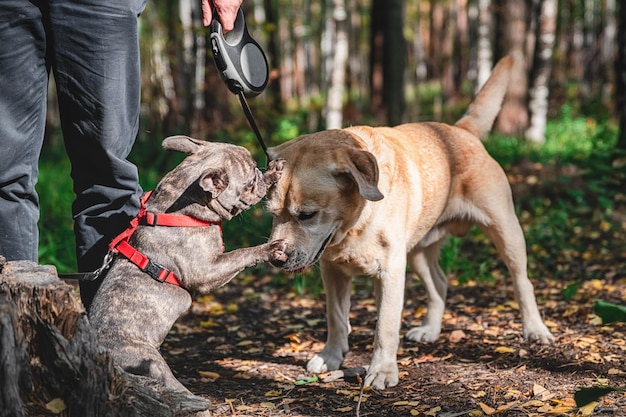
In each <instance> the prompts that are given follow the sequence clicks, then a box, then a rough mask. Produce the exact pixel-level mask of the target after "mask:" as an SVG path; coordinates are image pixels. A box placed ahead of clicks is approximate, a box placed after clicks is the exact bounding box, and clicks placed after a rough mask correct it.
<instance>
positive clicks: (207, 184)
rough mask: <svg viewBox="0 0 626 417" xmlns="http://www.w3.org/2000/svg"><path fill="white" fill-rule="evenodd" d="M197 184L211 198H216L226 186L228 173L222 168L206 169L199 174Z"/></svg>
mask: <svg viewBox="0 0 626 417" xmlns="http://www.w3.org/2000/svg"><path fill="white" fill-rule="evenodd" d="M199 184H200V187H201V188H202V189H203V190H204V191H206V192H207V193H209V194H210V196H211V198H216V197H217V196H218V195H220V194H221V193H222V191H224V190H225V189H226V188H227V187H228V174H227V173H226V170H225V169H223V168H216V169H210V170H207V171H205V172H204V173H203V174H202V175H201V176H200V180H199Z"/></svg>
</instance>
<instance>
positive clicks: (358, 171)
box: [335, 147, 385, 201]
mask: <svg viewBox="0 0 626 417" xmlns="http://www.w3.org/2000/svg"><path fill="white" fill-rule="evenodd" d="M337 160H338V161H340V163H339V164H338V165H337V168H336V170H335V174H340V175H347V176H348V177H349V178H350V179H351V180H352V181H353V182H354V183H355V184H356V186H357V188H358V189H359V194H361V196H362V197H363V198H365V199H366V200H370V201H379V200H382V199H383V198H384V197H385V196H383V194H382V193H381V192H380V190H379V189H378V163H377V162H376V157H375V156H374V155H373V154H371V153H370V152H367V151H364V150H361V149H356V148H353V147H346V148H341V156H338V159H337Z"/></svg>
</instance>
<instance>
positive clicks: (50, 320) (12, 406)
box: [0, 257, 209, 417]
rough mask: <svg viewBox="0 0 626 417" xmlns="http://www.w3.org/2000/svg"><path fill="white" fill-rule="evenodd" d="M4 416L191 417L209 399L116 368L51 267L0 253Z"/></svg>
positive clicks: (202, 410) (0, 358) (0, 388)
mask: <svg viewBox="0 0 626 417" xmlns="http://www.w3.org/2000/svg"><path fill="white" fill-rule="evenodd" d="M0 341H1V342H2V343H1V344H0V416H2V417H4V416H6V417H16V416H42V415H58V416H137V417H139V416H147V415H149V416H188V415H205V414H206V413H208V411H206V410H208V407H209V401H208V400H207V399H204V398H202V397H198V396H188V395H187V394H185V393H180V392H174V391H170V390H166V389H164V388H163V387H162V386H161V385H160V384H159V383H157V382H156V381H154V380H151V379H149V378H145V377H139V376H136V375H130V374H128V373H126V372H124V371H122V370H121V369H120V368H118V367H115V366H114V365H113V363H112V361H111V359H110V357H109V355H108V354H107V352H106V350H104V349H103V348H102V347H101V346H99V345H98V344H97V342H96V334H95V332H94V330H93V329H92V328H91V327H90V325H89V321H88V319H87V316H86V314H85V310H84V308H83V306H82V304H81V303H80V301H79V300H78V298H77V296H76V294H75V292H74V288H73V287H71V286H69V285H67V284H66V283H64V282H62V281H61V280H59V278H58V276H57V274H56V269H55V268H54V267H53V266H42V265H37V264H35V263H33V262H28V261H18V262H5V260H4V258H2V257H0Z"/></svg>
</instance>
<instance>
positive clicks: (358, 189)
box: [268, 57, 554, 388]
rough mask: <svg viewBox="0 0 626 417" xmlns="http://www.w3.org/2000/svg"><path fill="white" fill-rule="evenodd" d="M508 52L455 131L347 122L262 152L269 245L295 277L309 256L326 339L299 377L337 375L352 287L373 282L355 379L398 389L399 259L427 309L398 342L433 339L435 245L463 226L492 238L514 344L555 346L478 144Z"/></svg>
mask: <svg viewBox="0 0 626 417" xmlns="http://www.w3.org/2000/svg"><path fill="white" fill-rule="evenodd" d="M514 63H515V60H514V59H513V58H512V57H506V58H504V59H502V60H501V61H500V62H499V63H498V64H497V66H496V67H495V68H494V71H493V73H492V75H491V77H490V79H489V80H488V82H487V83H486V84H485V86H484V87H483V89H482V90H481V91H480V93H479V94H478V96H477V97H476V98H475V100H474V101H473V103H472V104H471V105H470V107H469V110H468V112H467V113H466V115H465V116H464V117H463V118H461V120H459V121H458V122H457V123H456V124H455V125H454V126H451V125H447V124H443V123H434V122H430V123H410V124H403V125H400V126H396V127H368V126H357V127H350V128H346V129H341V130H326V131H322V132H317V133H313V134H310V135H305V136H301V137H298V138H296V139H294V140H292V141H289V142H286V143H284V144H282V145H279V146H276V147H274V148H271V149H270V156H271V157H272V158H273V159H274V158H283V159H285V160H286V163H285V167H284V170H283V175H282V178H281V179H280V180H279V182H278V183H277V184H276V186H275V187H274V188H273V189H272V190H270V192H269V194H268V196H269V199H268V209H269V211H270V213H271V214H272V215H273V218H274V219H273V229H272V236H271V238H270V241H274V240H284V241H285V242H286V243H287V249H286V250H285V253H286V254H287V261H286V262H284V263H280V265H279V266H281V267H282V268H284V269H285V270H287V271H292V272H299V271H302V270H303V269H304V268H307V267H309V266H310V265H312V264H313V263H315V262H316V261H317V260H318V259H319V260H320V266H321V272H322V277H323V281H324V287H325V291H326V298H327V300H326V302H327V306H326V310H327V322H328V338H327V341H326V346H325V347H324V349H323V350H322V351H321V352H320V353H319V354H317V355H315V356H313V358H312V359H311V360H310V361H309V362H308V364H307V369H308V371H309V372H315V373H320V372H327V371H331V370H335V369H338V368H339V367H340V366H341V363H342V361H343V359H344V355H345V354H346V353H347V352H348V334H349V333H350V323H349V319H348V313H349V309H350V293H351V280H352V278H353V277H355V276H372V277H374V279H375V281H374V282H375V285H374V288H375V295H376V304H377V308H378V321H377V325H376V332H375V338H374V352H373V356H372V360H371V364H370V366H369V368H368V371H367V375H366V378H365V384H366V385H369V386H372V387H375V388H385V387H391V386H394V385H396V384H397V383H398V365H397V360H396V359H397V358H396V356H397V349H398V343H399V332H400V323H401V316H402V308H403V300H404V282H405V276H406V273H405V272H406V269H405V268H406V265H407V260H408V263H409V265H410V266H411V268H412V270H413V271H414V272H415V273H417V275H419V276H420V278H421V279H422V280H423V282H424V285H425V287H426V290H427V291H428V297H429V302H428V313H427V316H426V318H425V319H424V321H423V324H422V325H421V326H420V327H416V328H413V329H411V330H409V331H408V332H407V334H406V337H407V338H408V339H410V340H414V341H422V342H431V341H435V340H437V338H438V337H439V333H440V331H441V321H442V316H443V313H444V308H445V297H446V291H447V285H448V283H447V279H446V276H445V275H444V273H443V271H442V270H441V268H440V266H439V263H438V257H439V249H440V247H441V245H442V243H443V242H444V239H445V237H446V235H448V234H452V235H454V236H461V235H464V234H465V233H467V231H468V230H469V229H470V227H471V226H472V225H474V224H476V225H478V226H479V227H480V228H481V229H482V230H483V232H484V233H485V234H486V235H487V236H488V237H489V238H490V239H491V240H492V241H493V243H494V244H495V246H496V247H497V250H498V252H499V254H500V255H501V256H502V258H503V260H504V262H505V263H506V266H507V268H508V269H509V271H510V273H511V275H512V277H513V282H514V286H515V293H516V297H517V299H518V301H519V305H520V309H521V313H522V320H523V328H524V337H525V338H526V340H529V341H537V342H541V343H550V342H552V341H554V338H553V336H552V335H551V334H550V331H549V330H548V328H547V327H546V326H545V324H544V323H543V321H542V319H541V316H540V314H539V310H538V308H537V303H536V301H535V296H534V293H533V286H532V284H531V282H530V281H529V280H528V276H527V273H526V244H525V240H524V236H523V233H522V229H521V227H520V224H519V221H518V219H517V217H516V215H515V211H514V207H513V200H512V197H511V188H510V186H509V183H508V182H507V178H506V176H505V173H504V171H503V170H502V168H501V167H500V166H499V165H498V163H497V162H496V161H495V160H494V159H492V158H491V157H490V156H489V155H488V154H487V152H486V150H485V148H484V146H483V144H482V143H481V141H480V137H481V136H483V135H485V134H486V133H488V132H489V130H490V129H491V126H492V124H493V121H494V120H495V118H496V116H497V115H498V113H499V111H500V107H501V104H502V100H503V98H504V95H505V92H506V90H507V86H508V83H509V74H510V70H511V67H512V66H513V64H514Z"/></svg>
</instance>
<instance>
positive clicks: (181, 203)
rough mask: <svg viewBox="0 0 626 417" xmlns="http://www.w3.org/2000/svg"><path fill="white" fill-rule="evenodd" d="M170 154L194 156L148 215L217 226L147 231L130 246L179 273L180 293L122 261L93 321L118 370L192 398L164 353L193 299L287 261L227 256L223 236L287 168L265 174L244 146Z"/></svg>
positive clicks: (179, 146) (271, 251) (188, 143)
mask: <svg viewBox="0 0 626 417" xmlns="http://www.w3.org/2000/svg"><path fill="white" fill-rule="evenodd" d="M163 147H164V148H165V149H167V150H175V151H180V152H184V153H186V154H187V155H188V156H187V157H186V158H185V159H184V160H183V161H182V162H181V163H180V165H178V166H177V167H176V168H174V169H173V170H172V171H170V172H169V173H168V174H167V175H165V177H164V178H163V179H162V180H161V181H160V183H159V184H158V185H157V187H156V188H155V190H154V191H153V193H152V195H151V196H150V197H149V199H148V200H147V202H146V203H145V208H146V210H147V211H148V212H156V213H168V214H180V215H185V216H190V217H192V218H195V219H198V220H201V221H207V222H212V223H211V225H209V226H203V227H160V226H149V225H141V224H140V225H139V226H138V227H137V229H136V231H135V232H134V233H133V234H132V236H131V237H130V240H129V244H130V245H132V246H133V247H134V248H135V249H137V250H138V251H141V253H143V254H144V255H145V256H146V257H148V258H150V259H151V260H152V261H153V262H155V263H157V264H160V265H163V266H164V267H165V268H167V269H169V270H170V271H172V272H173V273H174V274H175V276H176V277H177V278H178V281H179V283H180V286H177V285H171V284H169V283H163V282H159V281H157V280H156V279H153V278H152V277H151V276H150V275H149V274H147V273H146V272H144V271H142V270H141V269H140V268H139V267H138V266H137V265H135V264H133V263H131V262H130V261H129V260H128V259H126V258H124V257H122V256H119V255H117V256H115V259H114V260H113V263H112V265H111V268H110V270H109V271H108V272H107V274H106V276H105V277H104V279H103V282H102V285H101V287H100V288H99V290H98V292H97V293H96V295H95V298H94V300H93V304H92V306H91V308H90V311H89V319H90V321H91V324H92V325H93V327H94V328H95V329H96V332H97V335H98V340H99V343H100V344H102V345H103V346H104V347H106V348H108V349H109V350H110V354H111V355H112V358H113V361H114V363H115V364H117V365H119V366H120V367H122V368H123V369H125V370H126V371H128V372H130V373H134V374H138V375H143V376H148V377H152V378H155V379H157V380H160V381H162V382H163V383H164V384H165V386H166V387H168V388H171V389H174V390H182V391H185V392H188V393H189V394H191V393H190V392H189V391H188V390H187V388H185V387H184V386H183V385H182V384H181V383H180V382H179V381H178V380H177V379H176V378H175V377H174V375H173V374H172V371H171V370H170V368H169V366H168V365H167V364H166V363H165V361H164V359H163V358H162V356H161V355H160V353H159V351H158V349H159V347H160V346H161V343H162V342H163V340H164V338H165V336H166V335H167V334H168V332H169V330H170V329H171V327H172V325H173V324H174V322H175V321H176V320H177V319H178V318H179V317H180V316H181V315H182V314H183V313H184V312H185V311H187V309H188V308H189V307H190V306H191V300H192V298H191V297H192V294H202V293H208V292H209V291H211V290H213V289H215V288H218V287H220V286H222V285H224V284H226V283H227V282H229V281H230V280H231V279H233V278H234V277H235V276H236V275H237V274H238V273H239V272H241V271H242V270H243V269H245V268H248V267H251V266H254V265H256V264H258V263H261V262H269V261H281V260H282V261H285V260H286V256H285V254H284V252H283V251H284V248H285V246H284V243H283V241H280V240H277V241H273V242H270V243H266V244H263V245H260V246H256V247H250V248H241V249H237V250H233V251H230V252H223V243H222V234H221V222H222V221H226V220H230V219H231V218H233V217H234V216H236V215H237V214H239V213H241V212H242V211H244V210H246V209H248V208H249V207H250V206H252V205H253V204H255V203H257V202H258V201H259V200H261V199H262V198H263V197H264V196H265V193H266V191H267V189H268V188H269V187H270V186H271V185H272V184H274V183H275V182H276V181H278V179H279V178H280V176H281V173H282V168H283V162H284V161H282V160H277V161H271V162H270V163H269V166H268V170H267V171H266V172H265V174H262V173H261V171H259V169H258V168H257V166H256V163H255V162H254V160H253V159H252V156H251V155H250V153H249V152H248V151H247V150H246V149H245V148H243V147H241V146H235V145H231V144H225V143H213V142H206V141H201V140H197V139H192V138H189V137H186V136H173V137H169V138H167V139H165V140H164V141H163ZM157 216H158V214H157Z"/></svg>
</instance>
